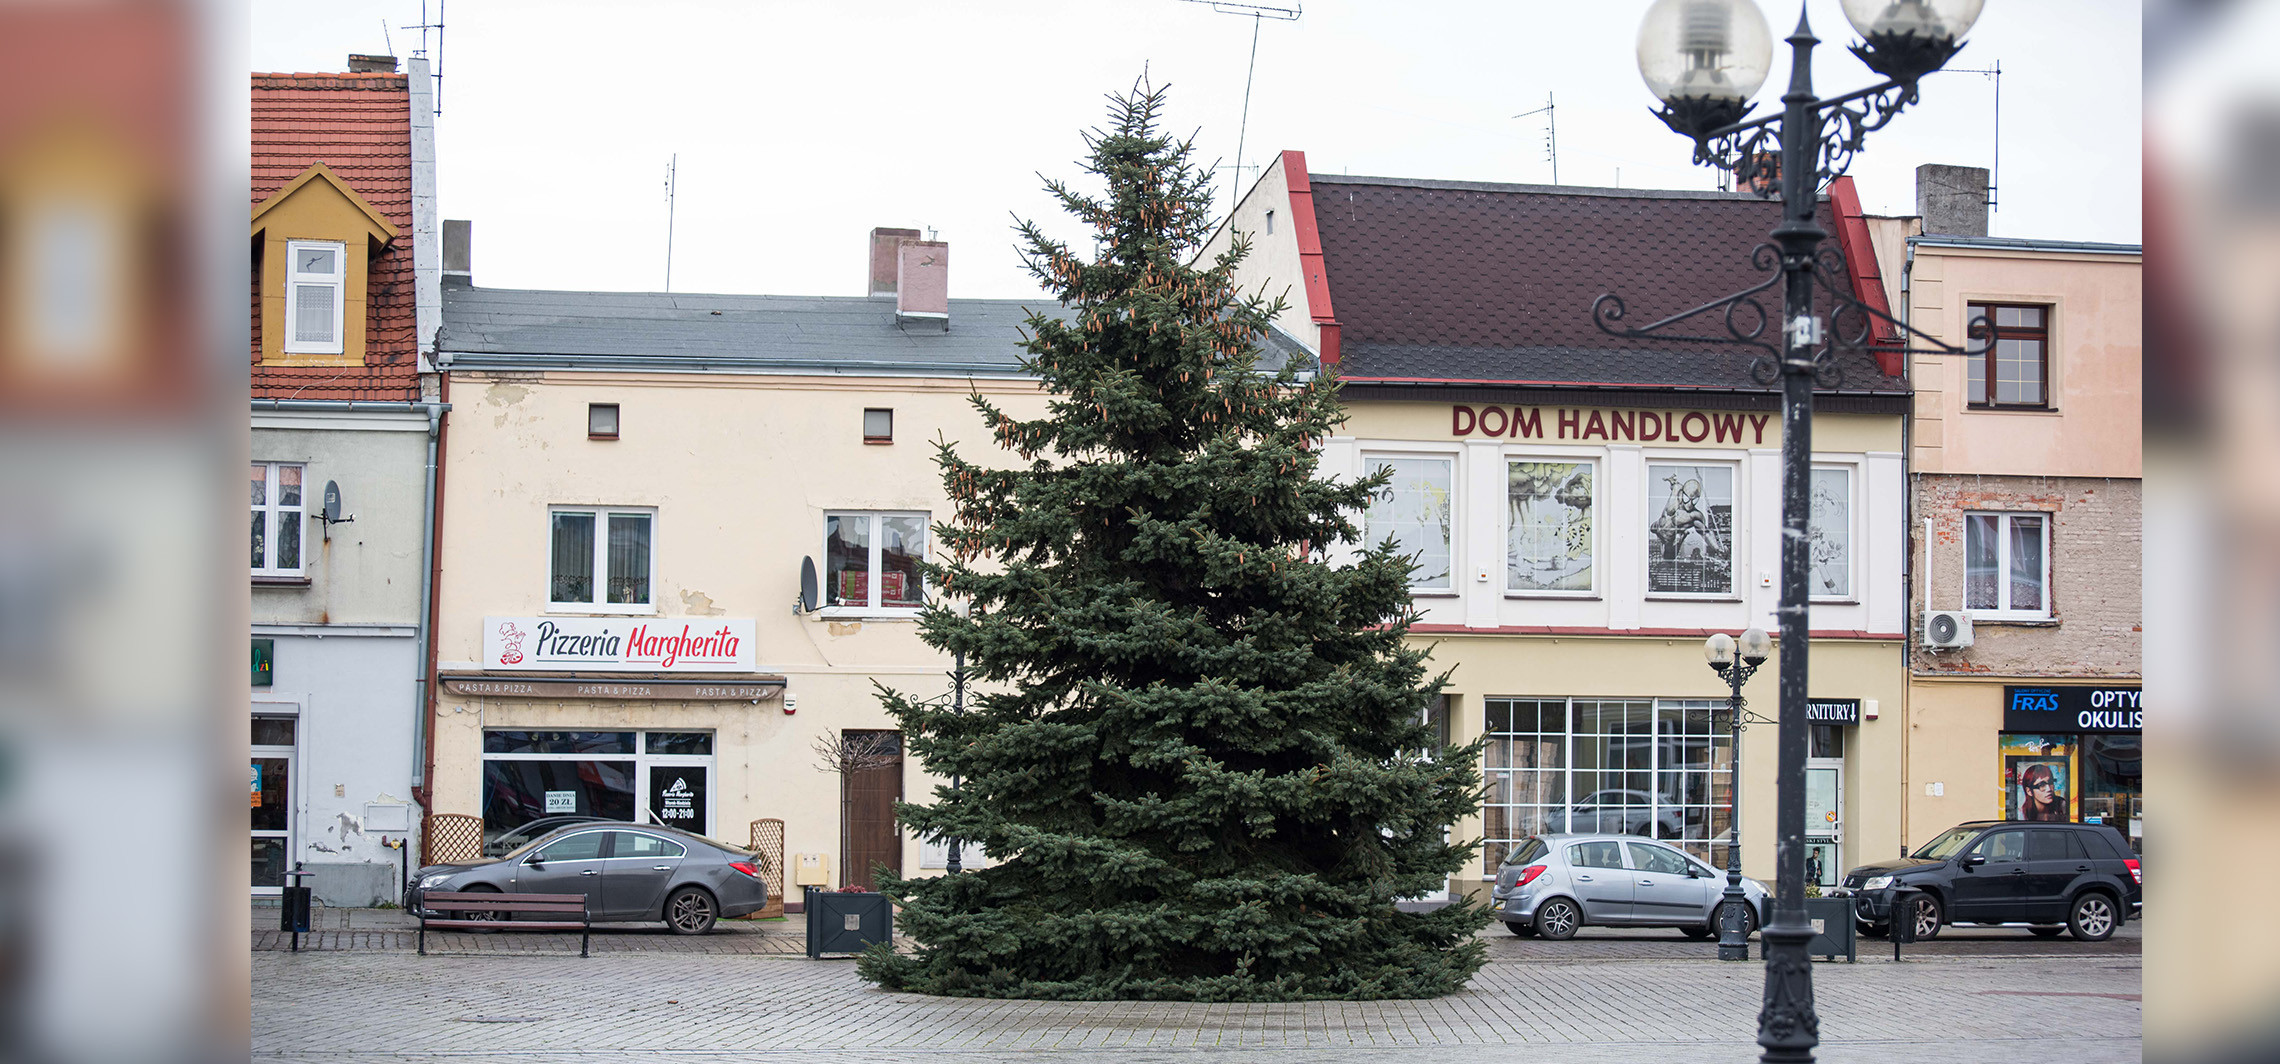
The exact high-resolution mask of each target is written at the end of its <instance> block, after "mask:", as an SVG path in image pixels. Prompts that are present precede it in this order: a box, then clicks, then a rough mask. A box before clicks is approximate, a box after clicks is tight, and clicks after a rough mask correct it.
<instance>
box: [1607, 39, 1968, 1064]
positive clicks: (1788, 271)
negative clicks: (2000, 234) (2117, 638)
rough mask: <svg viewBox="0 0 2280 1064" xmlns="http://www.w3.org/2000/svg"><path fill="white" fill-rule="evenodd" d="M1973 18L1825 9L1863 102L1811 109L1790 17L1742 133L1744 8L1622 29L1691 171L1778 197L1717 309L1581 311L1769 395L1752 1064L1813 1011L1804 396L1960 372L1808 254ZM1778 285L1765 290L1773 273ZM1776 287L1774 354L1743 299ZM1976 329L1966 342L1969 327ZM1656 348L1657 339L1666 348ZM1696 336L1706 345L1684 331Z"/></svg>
mask: <svg viewBox="0 0 2280 1064" xmlns="http://www.w3.org/2000/svg"><path fill="white" fill-rule="evenodd" d="M1982 2H1983V0H1843V4H1844V10H1845V17H1846V18H1847V19H1848V20H1850V21H1851V22H1852V24H1853V27H1854V28H1855V29H1857V30H1859V31H1860V34H1861V36H1862V38H1863V41H1862V43H1860V44H1856V45H1854V46H1853V47H1852V51H1853V54H1855V55H1857V56H1859V57H1860V59H1861V61H1862V62H1864V63H1866V64H1867V65H1868V67H1869V68H1870V69H1871V70H1874V71H1876V72H1877V73H1879V74H1882V75H1884V77H1885V79H1886V80H1885V81H1884V82H1882V83H1881V84H1877V85H1873V86H1870V87H1869V88H1865V89H1861V90H1859V91H1857V92H1850V93H1846V94H1845V95H1843V96H1836V97H1832V98H1830V99H1826V100H1823V99H1819V98H1817V97H1816V96H1814V94H1813V46H1814V45H1817V44H1819V43H1820V41H1819V40H1818V39H1816V38H1815V37H1814V36H1813V30H1812V27H1811V25H1809V24H1808V23H1807V21H1806V19H1805V13H1804V11H1803V9H1802V5H1800V9H1799V11H1798V16H1797V29H1796V30H1795V31H1793V32H1792V33H1791V34H1790V35H1789V39H1788V43H1789V46H1790V72H1789V90H1788V91H1787V92H1785V93H1783V94H1782V97H1781V103H1782V110H1781V113H1780V114H1778V115H1769V116H1767V117H1764V118H1759V119H1756V120H1751V121H1744V119H1746V118H1747V117H1748V115H1749V112H1750V109H1751V105H1750V103H1749V99H1750V97H1751V96H1752V95H1755V94H1756V92H1757V90H1758V87H1759V86H1760V85H1763V84H1764V83H1765V76H1766V72H1767V70H1768V69H1769V67H1770V66H1771V61H1772V46H1771V40H1770V36H1771V35H1770V34H1769V33H1768V32H1767V29H1766V24H1765V17H1764V15H1762V14H1761V13H1759V11H1758V7H1757V5H1756V4H1755V3H1753V2H1752V0H1656V3H1655V4H1654V6H1653V7H1651V8H1649V9H1648V10H1647V14H1646V18H1645V19H1644V20H1643V21H1642V22H1641V23H1640V26H1639V42H1638V55H1639V72H1640V74H1641V75H1642V76H1643V77H1645V79H1646V82H1647V87H1648V88H1649V89H1651V90H1653V91H1654V94H1655V95H1656V96H1657V97H1658V98H1660V99H1661V100H1662V102H1663V108H1662V110H1661V111H1659V112H1657V117H1659V118H1661V119H1662V120H1663V122H1664V123H1665V124H1667V125H1669V126H1670V128H1671V129H1673V130H1675V131H1677V132H1678V133H1679V134H1681V135H1683V136H1685V137H1687V138H1688V139H1690V140H1692V141H1694V160H1695V161H1696V162H1698V163H1702V164H1705V165H1709V166H1716V167H1719V168H1721V169H1724V170H1728V171H1731V172H1732V173H1733V174H1734V176H1735V178H1736V179H1737V182H1738V185H1739V187H1741V188H1746V189H1754V190H1757V191H1758V192H1759V193H1760V194H1761V195H1774V194H1776V193H1778V195H1779V196H1780V198H1781V204H1782V220H1781V224H1780V225H1778V226H1776V227H1775V228H1774V230H1773V233H1772V242H1771V243H1769V244H1761V245H1759V246H1758V248H1757V250H1756V251H1755V252H1753V253H1752V255H1751V262H1752V264H1753V265H1754V266H1755V267H1756V268H1758V269H1759V270H1763V271H1767V272H1769V273H1772V274H1773V276H1770V277H1768V278H1766V279H1765V280H1764V281H1763V282H1761V283H1759V284H1757V285H1754V286H1752V287H1750V288H1747V289H1744V290H1743V291H1741V292H1737V293H1735V294H1733V295H1731V296H1727V297H1725V298H1724V299H1720V300H1717V301H1715V302H1712V303H1708V304H1705V305H1703V306H1700V307H1696V308H1694V309H1693V310H1688V311H1683V312H1681V313H1678V314H1674V315H1671V316H1669V317H1666V318H1663V319H1662V320H1660V321H1656V322H1654V323H1652V324H1649V325H1645V326H1641V327H1638V328H1630V327H1627V326H1625V325H1623V324H1622V322H1623V318H1624V306H1623V301H1622V300H1621V299H1620V298H1618V297H1616V296H1614V295H1612V294H1609V295H1604V296H1601V297H1600V298H1599V300H1598V302H1597V303H1595V304H1594V305H1593V306H1592V317H1593V319H1594V320H1595V321H1597V322H1598V324H1599V327H1600V328H1601V329H1603V330H1605V331H1607V332H1609V333H1611V334H1613V335H1616V336H1622V337H1629V338H1636V339H1656V340H1678V341H1689V342H1694V343H1729V344H1742V345H1746V346H1750V347H1754V348H1757V349H1758V351H1759V352H1760V354H1759V357H1758V358H1757V361H1756V362H1755V364H1753V365H1752V367H1751V375H1752V376H1753V377H1754V378H1755V379H1757V380H1758V381H1759V382H1760V383H1762V384H1767V385H1771V384H1773V383H1774V382H1775V381H1777V380H1778V381H1779V382H1780V384H1781V462H1782V478H1781V479H1782V484H1781V606H1780V608H1779V610H1778V611H1777V615H1778V618H1779V620H1780V625H1781V683H1780V690H1781V699H1780V714H1781V715H1780V743H1779V750H1780V758H1779V762H1780V764H1779V769H1778V771H1779V782H1780V788H1779V791H1778V793H1777V796H1776V799H1775V803H1774V804H1775V823H1776V825H1777V827H1778V830H1777V835H1776V846H1775V851H1774V856H1775V869H1776V873H1777V874H1776V877H1775V886H1774V906H1773V918H1772V919H1771V920H1770V921H1769V922H1768V923H1767V924H1766V926H1765V928H1764V929H1763V930H1762V931H1761V932H1760V933H1761V934H1762V935H1763V937H1764V941H1765V1004H1764V1006H1763V1007H1762V1008H1761V1009H1760V1010H1759V1012H1758V1039H1757V1040H1758V1044H1759V1045H1761V1046H1764V1047H1765V1053H1764V1054H1763V1055H1762V1056H1761V1057H1760V1058H1759V1059H1761V1060H1764V1061H1768V1062H1780V1061H1806V1062H1810V1061H1811V1060H1812V1059H1813V1047H1814V1046H1816V1045H1819V1044H1820V1028H1821V1021H1820V1017H1819V1016H1817V1015H1816V1014H1815V1013H1814V1010H1813V968H1812V960H1811V958H1809V957H1807V956H1806V954H1805V943H1806V941H1807V940H1808V939H1810V938H1811V937H1812V928H1811V926H1810V925H1809V924H1807V923H1806V920H1805V690H1806V687H1805V680H1806V663H1807V656H1808V646H1807V637H1806V629H1807V621H1808V615H1807V601H1808V600H1807V585H1806V567H1807V563H1808V560H1809V559H1808V555H1807V549H1808V547H1809V545H1810V540H1809V539H1808V532H1809V528H1808V526H1809V522H1810V519H1811V510H1810V506H1809V502H1808V500H1809V492H1808V482H1809V478H1810V476H1811V471H1812V458H1813V387H1814V385H1815V384H1816V383H1819V384H1821V385H1822V386H1824V387H1835V386H1836V384H1837V383H1838V381H1839V379H1840V378H1839V373H1838V370H1837V366H1836V364H1835V362H1834V361H1833V358H1832V356H1833V355H1834V353H1835V352H1836V350H1837V349H1839V348H1863V347H1876V348H1881V349H1883V350H1887V351H1902V350H1912V347H1911V338H1912V337H1914V338H1921V339H1923V340H1925V341H1926V342H1928V343H1929V344H1931V346H1930V347H1929V348H1927V349H1926V351H1927V352H1937V353H1943V354H1962V353H1965V349H1964V348H1958V347H1952V346H1949V345H1947V344H1944V343H1940V342H1939V341H1937V340H1933V339H1931V338H1930V337H1928V336H1925V335H1924V334H1922V333H1920V332H1917V331H1916V330H1913V329H1908V328H1907V327H1906V326H1904V325H1902V324H1901V323H1900V322H1899V321H1897V320H1896V319H1894V318H1892V317H1891V316H1890V315H1888V314H1883V313H1881V312H1878V311H1875V310H1873V309H1870V308H1868V307H1866V306H1864V305H1862V304H1860V303H1859V302H1857V301H1855V300H1853V298H1852V295H1851V291H1850V287H1849V286H1847V285H1844V284H1842V283H1841V282H1840V281H1839V280H1838V278H1839V277H1840V276H1841V274H1842V266H1843V257H1842V256H1841V255H1838V254H1837V253H1836V252H1835V251H1834V250H1832V249H1824V248H1822V247H1821V241H1822V239H1823V238H1824V237H1826V236H1827V235H1828V234H1827V233H1825V232H1824V231H1823V230H1822V229H1821V227H1820V226H1819V225H1817V224H1815V223H1814V221H1813V211H1814V208H1815V206H1816V204H1817V200H1818V198H1819V192H1820V189H1821V186H1822V185H1823V183H1825V182H1827V181H1829V180H1832V179H1834V178H1836V177H1837V176H1838V175H1840V174H1843V173H1844V172H1845V169H1846V168H1847V167H1848V166H1850V165H1851V163H1852V158H1853V156H1854V155H1855V154H1856V153H1858V152H1859V151H1860V149H1861V147H1862V144H1863V142H1864V141H1865V140H1866V139H1867V136H1868V134H1869V133H1870V132H1871V131H1873V130H1876V129H1880V128H1883V126H1884V125H1885V124H1887V123H1889V122H1891V121H1892V119H1893V118H1894V117H1895V116H1897V115H1898V114H1899V113H1900V111H1901V110H1902V109H1903V108H1905V107H1907V106H1908V105H1909V104H1912V103H1915V102H1916V100H1917V93H1916V83H1917V81H1918V80H1919V79H1921V78H1922V77H1923V76H1924V75H1926V74H1929V73H1932V72H1933V71H1935V70H1938V69H1939V68H1940V67H1941V66H1942V65H1944V64H1946V62H1947V61H1948V59H1949V57H1951V56H1953V55H1954V54H1955V52H1956V49H1958V48H1960V47H1962V40H1963V35H1964V33H1965V32H1966V31H1968V30H1969V29H1970V28H1971V24H1972V22H1974V21H1975V20H1977V19H1978V17H1979V9H1980V6H1981V4H1982ZM1777 270H1778V272H1775V271H1777ZM1776 283H1779V284H1781V285H1782V290H1781V299H1782V303H1781V319H1780V322H1779V336H1778V337H1768V336H1766V335H1765V333H1766V326H1767V325H1768V324H1771V320H1770V318H1769V316H1768V315H1767V314H1766V311H1765V307H1764V305H1763V304H1762V303H1760V302H1759V301H1758V296H1759V295H1760V294H1761V293H1763V292H1765V291H1766V290H1768V289H1770V288H1772V287H1773V286H1774V285H1775V284H1776ZM1816 283H1818V284H1819V285H1820V286H1821V287H1822V289H1823V291H1824V293H1825V294H1826V295H1827V296H1828V297H1829V298H1830V300H1831V301H1832V305H1831V310H1830V313H1829V316H1828V318H1826V319H1823V318H1821V317H1818V316H1816V315H1815V313H1814V305H1813V288H1814V285H1815V284H1816ZM1712 312H1722V317H1723V319H1724V320H1723V324H1724V331H1725V333H1726V335H1725V336H1715V335H1685V333H1686V332H1687V329H1688V327H1686V326H1680V327H1679V328H1677V329H1672V328H1671V327H1672V326H1674V325H1679V323H1681V322H1684V321H1687V320H1688V319H1694V318H1696V317H1697V316H1698V315H1703V314H1709V313H1712ZM1975 328H1977V326H1975ZM1666 330H1667V331H1666ZM1697 331H1698V332H1708V331H1709V330H1701V329H1697Z"/></svg>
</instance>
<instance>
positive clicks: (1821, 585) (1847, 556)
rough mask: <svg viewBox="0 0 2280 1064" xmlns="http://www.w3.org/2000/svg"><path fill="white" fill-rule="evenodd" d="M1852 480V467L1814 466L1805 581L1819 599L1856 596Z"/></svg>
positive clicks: (1842, 599) (1842, 598) (1813, 595)
mask: <svg viewBox="0 0 2280 1064" xmlns="http://www.w3.org/2000/svg"><path fill="white" fill-rule="evenodd" d="M1852 483H1853V475H1852V469H1851V468H1850V467H1847V466H1833V467H1823V466H1816V467H1814V469H1813V480H1812V496H1813V501H1812V518H1811V522H1810V524H1809V526H1808V527H1807V529H1806V539H1807V546H1806V555H1807V562H1806V564H1807V566H1808V568H1807V570H1806V580H1807V582H1808V583H1809V584H1810V591H1811V594H1812V597H1814V598H1816V599H1829V600H1839V601H1849V600H1850V599H1851V598H1852V597H1853V579H1852V567H1853V550H1852V513H1853V505H1852Z"/></svg>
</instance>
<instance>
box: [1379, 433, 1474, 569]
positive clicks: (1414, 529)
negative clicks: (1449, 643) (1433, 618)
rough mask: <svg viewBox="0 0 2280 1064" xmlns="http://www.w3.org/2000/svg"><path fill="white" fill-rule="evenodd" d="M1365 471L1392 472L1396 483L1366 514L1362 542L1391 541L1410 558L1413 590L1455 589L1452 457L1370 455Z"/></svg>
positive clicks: (1392, 482)
mask: <svg viewBox="0 0 2280 1064" xmlns="http://www.w3.org/2000/svg"><path fill="white" fill-rule="evenodd" d="M1362 465H1363V471H1364V472H1365V473H1368V474H1373V475H1374V474H1376V473H1378V472H1379V471H1381V470H1391V471H1392V476H1391V479H1389V480H1387V481H1386V483H1385V486H1384V487H1382V488H1379V489H1378V492H1377V494H1376V495H1374V496H1372V497H1371V498H1370V505H1369V509H1368V510H1367V511H1365V512H1364V513H1363V515H1362V532H1363V542H1364V543H1365V544H1367V545H1369V546H1376V545H1377V544H1379V543H1382V542H1384V541H1385V540H1386V539H1388V538H1391V539H1392V540H1393V541H1394V550H1395V552H1396V553H1398V554H1401V555H1404V556H1407V557H1409V558H1410V559H1411V560H1412V561H1413V562H1414V563H1415V568H1413V569H1411V570H1410V571H1409V587H1410V590H1412V591H1454V590H1456V584H1455V583H1454V582H1453V581H1452V579H1451V574H1450V558H1451V556H1452V554H1451V546H1452V542H1451V539H1450V523H1451V520H1452V512H1453V510H1454V509H1455V507H1454V505H1453V503H1454V490H1453V485H1454V483H1455V480H1456V476H1455V467H1456V463H1455V462H1454V461H1453V460H1451V459H1447V458H1395V457H1369V458H1365V459H1363V462H1362Z"/></svg>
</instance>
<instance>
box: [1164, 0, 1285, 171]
mask: <svg viewBox="0 0 2280 1064" xmlns="http://www.w3.org/2000/svg"><path fill="white" fill-rule="evenodd" d="M1184 2H1185V3H1190V4H1210V5H1211V9H1212V10H1213V11H1217V12H1219V13H1220V14H1222V15H1249V16H1251V65H1250V67H1249V69H1247V70H1245V71H1244V73H1243V118H1242V121H1241V122H1239V123H1238V124H1237V125H1236V127H1235V165H1233V166H1232V167H1220V169H1223V170H1228V169H1231V170H1234V171H1235V180H1234V181H1232V182H1230V183H1229V184H1228V187H1227V213H1228V214H1230V215H1232V214H1234V213H1235V204H1236V198H1237V197H1239V196H1241V195H1242V194H1243V171H1245V170H1256V169H1258V167H1255V166H1244V165H1243V147H1244V144H1245V143H1246V141H1247V139H1248V138H1249V136H1250V133H1251V78H1252V77H1253V76H1254V75H1256V74H1257V73H1258V72H1259V24H1260V23H1261V22H1264V21H1265V20H1267V19H1270V18H1271V19H1274V20H1276V21H1278V22H1296V21H1298V16H1300V15H1303V14H1305V13H1306V10H1305V9H1306V5H1305V4H1292V5H1291V6H1289V7H1275V6H1273V5H1269V4H1239V3H1231V2H1229V0H1184Z"/></svg>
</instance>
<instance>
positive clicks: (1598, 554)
mask: <svg viewBox="0 0 2280 1064" xmlns="http://www.w3.org/2000/svg"><path fill="white" fill-rule="evenodd" d="M1514 462H1565V463H1569V464H1571V465H1584V466H1590V467H1591V587H1590V589H1589V590H1585V591H1538V590H1534V589H1530V588H1516V587H1513V586H1512V564H1511V549H1512V463H1514ZM1502 463H1503V464H1502V465H1501V466H1500V467H1499V468H1500V469H1502V471H1503V473H1504V492H1503V496H1502V498H1500V499H1498V500H1497V501H1498V506H1497V519H1496V528H1497V534H1498V541H1499V542H1500V543H1501V544H1502V545H1503V555H1502V557H1501V558H1500V560H1499V561H1498V562H1497V568H1498V569H1499V570H1501V571H1502V573H1503V575H1502V577H1501V578H1500V584H1501V586H1502V588H1503V592H1504V597H1506V598H1514V599H1596V598H1599V597H1600V596H1601V595H1602V594H1603V593H1604V592H1605V590H1606V586H1607V585H1606V582H1605V581H1603V580H1601V579H1600V577H1601V576H1602V575H1603V574H1604V573H1605V572H1606V570H1607V543H1608V540H1607V520H1606V518H1607V500H1606V494H1607V491H1606V489H1607V465H1608V463H1607V461H1606V457H1605V455H1604V454H1602V453H1599V452H1589V453H1575V452H1569V453H1564V454H1563V453H1559V452H1555V451H1506V452H1504V454H1503V456H1502Z"/></svg>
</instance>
